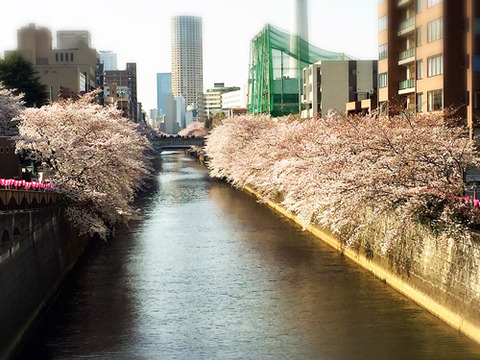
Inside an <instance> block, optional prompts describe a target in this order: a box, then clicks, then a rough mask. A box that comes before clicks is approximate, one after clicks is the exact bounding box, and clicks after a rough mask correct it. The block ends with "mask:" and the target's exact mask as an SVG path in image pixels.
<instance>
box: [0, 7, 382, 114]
mask: <svg viewBox="0 0 480 360" xmlns="http://www.w3.org/2000/svg"><path fill="white" fill-rule="evenodd" d="M290 3H291V0H135V1H131V0H116V1H112V2H104V1H103V2H102V1H98V0H96V1H94V0H81V1H65V0H44V1H39V0H16V1H2V6H1V10H0V11H1V15H2V16H1V17H2V20H1V21H0V55H1V56H2V57H3V55H4V51H5V50H13V49H16V47H17V30H18V29H19V28H21V27H23V26H26V25H28V24H30V23H35V24H36V25H37V26H42V27H48V28H50V30H51V31H52V33H53V37H54V46H55V33H56V31H58V30H88V31H90V33H91V39H92V47H93V48H95V49H96V50H98V51H101V50H111V51H113V52H115V53H116V54H117V60H118V64H117V66H118V69H119V70H123V69H125V64H126V63H127V62H135V63H137V87H138V89H137V91H138V93H137V97H138V101H140V102H142V104H143V108H144V110H146V111H147V113H148V110H149V109H152V108H155V107H156V74H157V73H162V72H171V58H170V20H171V18H172V17H173V16H178V15H193V16H201V17H202V19H203V68H204V70H203V71H204V75H203V76H204V88H205V89H207V88H211V87H213V84H214V83H215V82H223V83H225V85H226V86H241V85H243V84H246V83H247V81H248V66H249V53H250V40H251V39H252V38H253V37H254V36H255V35H256V34H258V33H259V32H260V31H261V30H262V28H263V27H264V26H265V24H267V23H269V24H272V25H274V26H276V27H278V28H280V29H283V30H287V31H288V30H289V29H290V18H291V14H290ZM377 6H378V0H308V10H309V19H308V21H309V23H308V27H309V42H310V43H311V44H313V45H315V46H317V47H320V48H322V49H325V50H329V51H335V52H344V53H346V54H348V55H351V56H353V57H355V58H358V59H362V60H369V59H377V58H378V45H377V24H378V20H377Z"/></svg>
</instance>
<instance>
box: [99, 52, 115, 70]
mask: <svg viewBox="0 0 480 360" xmlns="http://www.w3.org/2000/svg"><path fill="white" fill-rule="evenodd" d="M98 53H99V54H100V63H101V64H103V70H104V71H107V70H108V71H111V70H117V54H115V53H114V52H111V51H99V52H98Z"/></svg>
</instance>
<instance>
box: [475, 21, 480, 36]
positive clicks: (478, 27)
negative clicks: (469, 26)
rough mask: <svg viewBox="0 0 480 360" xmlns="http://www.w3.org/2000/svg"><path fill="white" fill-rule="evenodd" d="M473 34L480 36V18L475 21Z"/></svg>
mask: <svg viewBox="0 0 480 360" xmlns="http://www.w3.org/2000/svg"><path fill="white" fill-rule="evenodd" d="M473 33H474V34H475V35H480V18H478V17H477V18H475V19H474V20H473Z"/></svg>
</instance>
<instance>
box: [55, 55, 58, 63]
mask: <svg viewBox="0 0 480 360" xmlns="http://www.w3.org/2000/svg"><path fill="white" fill-rule="evenodd" d="M55 61H57V62H58V53H55Z"/></svg>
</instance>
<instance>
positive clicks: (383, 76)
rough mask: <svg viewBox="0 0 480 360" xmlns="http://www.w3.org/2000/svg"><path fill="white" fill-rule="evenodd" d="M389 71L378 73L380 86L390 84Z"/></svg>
mask: <svg viewBox="0 0 480 360" xmlns="http://www.w3.org/2000/svg"><path fill="white" fill-rule="evenodd" d="M387 80H388V73H386V72H385V73H381V74H379V75H378V87H379V88H384V87H387V85H388V81H387Z"/></svg>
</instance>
